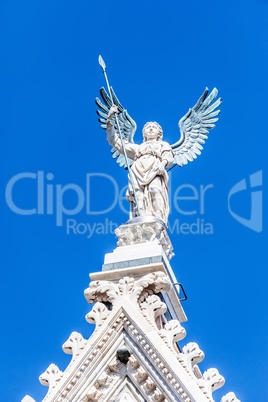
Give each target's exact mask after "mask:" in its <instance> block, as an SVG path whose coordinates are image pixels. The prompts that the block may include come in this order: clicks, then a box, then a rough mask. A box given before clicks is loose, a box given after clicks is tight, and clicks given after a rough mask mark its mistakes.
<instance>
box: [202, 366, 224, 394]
mask: <svg viewBox="0 0 268 402" xmlns="http://www.w3.org/2000/svg"><path fill="white" fill-rule="evenodd" d="M224 383H225V379H224V377H223V376H222V375H220V373H219V372H218V370H217V369H216V368H210V369H208V370H207V371H205V372H204V374H203V377H202V378H201V379H200V380H198V385H199V387H200V388H201V389H202V391H203V392H204V394H206V395H208V396H209V397H210V398H212V392H214V391H216V390H217V389H219V388H221V387H222V386H223V385H224Z"/></svg>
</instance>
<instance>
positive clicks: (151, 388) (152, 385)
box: [144, 378, 156, 393]
mask: <svg viewBox="0 0 268 402" xmlns="http://www.w3.org/2000/svg"><path fill="white" fill-rule="evenodd" d="M155 388H156V384H155V382H154V381H153V380H152V379H151V378H147V380H146V381H145V383H144V389H145V391H146V392H147V393H150V392H152V391H154V390H155Z"/></svg>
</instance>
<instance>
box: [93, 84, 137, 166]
mask: <svg viewBox="0 0 268 402" xmlns="http://www.w3.org/2000/svg"><path fill="white" fill-rule="evenodd" d="M111 93H112V98H113V101H112V100H111V98H110V96H109V95H108V93H107V92H106V90H105V89H104V88H103V87H102V88H101V89H100V94H101V97H102V100H103V102H104V103H103V102H102V101H101V100H100V99H99V98H96V103H97V105H98V107H99V108H100V110H97V113H98V115H99V116H100V118H99V122H100V123H102V124H101V128H103V129H105V130H106V128H107V126H106V122H107V117H108V113H109V110H110V108H111V106H112V105H113V104H115V105H116V106H117V107H118V111H119V113H118V114H117V117H118V123H119V125H120V131H121V134H122V137H123V140H124V141H128V142H130V143H133V142H134V141H133V137H134V134H135V132H136V129H137V125H136V123H135V121H134V120H133V119H132V118H131V117H130V116H129V114H128V112H127V110H126V109H124V108H123V106H122V105H121V103H120V102H119V100H118V98H117V96H116V95H115V92H114V90H113V88H112V87H111ZM112 122H113V124H114V126H115V130H116V131H117V133H118V127H117V123H116V119H115V117H113V119H112ZM111 153H112V156H113V158H115V159H117V163H119V165H120V166H124V168H125V169H127V165H126V160H125V157H124V155H121V154H120V153H119V152H118V151H117V149H115V148H114V147H113V148H112V150H111ZM128 163H129V166H131V165H132V163H133V160H132V159H129V158H128Z"/></svg>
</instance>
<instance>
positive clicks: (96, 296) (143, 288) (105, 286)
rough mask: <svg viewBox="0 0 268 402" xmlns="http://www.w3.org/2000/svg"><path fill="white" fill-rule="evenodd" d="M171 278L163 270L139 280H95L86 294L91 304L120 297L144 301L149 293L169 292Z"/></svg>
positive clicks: (133, 300) (113, 300) (127, 278)
mask: <svg viewBox="0 0 268 402" xmlns="http://www.w3.org/2000/svg"><path fill="white" fill-rule="evenodd" d="M170 286H171V284H170V280H169V279H168V277H167V275H165V274H164V273H163V272H153V273H150V274H148V275H145V276H143V277H142V278H140V279H138V280H137V281H135V280H134V278H129V277H125V278H122V279H120V280H119V282H118V284H115V283H113V282H110V281H93V282H91V283H90V285H89V287H88V288H87V289H86V290H85V292H84V294H85V297H86V299H87V301H88V303H89V304H91V303H95V302H97V301H99V302H107V301H108V302H110V303H112V304H113V303H114V302H115V300H118V298H119V297H128V298H129V299H130V300H131V301H132V302H139V303H140V302H142V301H144V300H145V298H146V297H147V296H148V295H149V294H155V293H159V292H167V291H168V290H169V289H170Z"/></svg>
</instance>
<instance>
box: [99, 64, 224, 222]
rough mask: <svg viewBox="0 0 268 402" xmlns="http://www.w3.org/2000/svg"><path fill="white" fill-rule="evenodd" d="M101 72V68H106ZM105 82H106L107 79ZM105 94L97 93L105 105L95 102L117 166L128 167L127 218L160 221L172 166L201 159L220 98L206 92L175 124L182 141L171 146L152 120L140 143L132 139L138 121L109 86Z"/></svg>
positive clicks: (166, 209) (166, 211) (165, 217)
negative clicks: (152, 218)
mask: <svg viewBox="0 0 268 402" xmlns="http://www.w3.org/2000/svg"><path fill="white" fill-rule="evenodd" d="M104 73H105V70H104ZM107 83H108V81H107ZM108 89H109V94H108V93H107V92H106V90H105V89H104V88H101V90H100V93H101V97H102V100H103V102H102V101H101V100H100V99H99V98H96V103H97V105H98V106H99V108H100V110H98V111H97V113H98V115H99V116H100V119H99V121H100V122H101V123H102V125H101V127H102V128H104V129H106V130H107V139H108V141H109V143H110V145H111V146H112V156H113V158H116V159H117V162H118V163H119V165H120V166H124V167H125V168H126V169H129V175H128V177H129V186H128V191H127V199H128V201H129V202H130V204H131V208H130V218H135V217H137V216H151V217H154V218H158V219H160V220H161V221H163V222H164V223H167V221H168V214H169V204H168V174H167V171H166V168H168V167H171V166H172V164H177V165H179V166H182V165H186V164H187V163H188V161H192V160H193V159H195V158H196V157H197V155H199V154H200V153H201V152H200V151H201V150H202V149H203V147H202V145H201V144H203V143H204V142H205V141H204V140H205V139H206V138H207V134H208V129H211V128H213V127H215V125H214V124H213V123H215V122H216V121H217V120H218V118H217V116H218V114H219V113H220V110H218V109H217V108H218V106H219V105H220V104H221V98H219V99H217V100H216V101H215V102H214V100H215V98H216V97H217V94H218V91H217V89H216V88H214V89H213V91H212V92H211V93H210V95H209V96H208V92H209V91H208V89H207V88H206V90H205V91H204V93H203V94H202V96H201V97H200V99H199V100H198V102H197V103H196V105H195V106H194V107H193V108H192V109H189V111H188V112H187V113H186V114H185V116H184V117H183V118H182V119H180V121H179V129H180V134H181V137H180V139H179V141H177V142H176V143H175V144H173V145H170V144H168V143H167V142H165V141H163V140H162V137H163V130H162V128H161V126H160V125H159V124H158V123H156V122H149V123H146V124H145V126H144V128H143V130H142V132H143V143H142V144H140V145H138V144H135V143H134V141H133V137H134V134H135V131H136V123H135V121H134V120H133V119H132V118H131V117H130V115H129V114H128V112H127V110H126V109H125V108H124V107H123V106H122V105H121V103H120V102H119V100H118V98H117V97H116V95H115V93H114V91H113V89H112V88H110V87H109V85H108Z"/></svg>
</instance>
